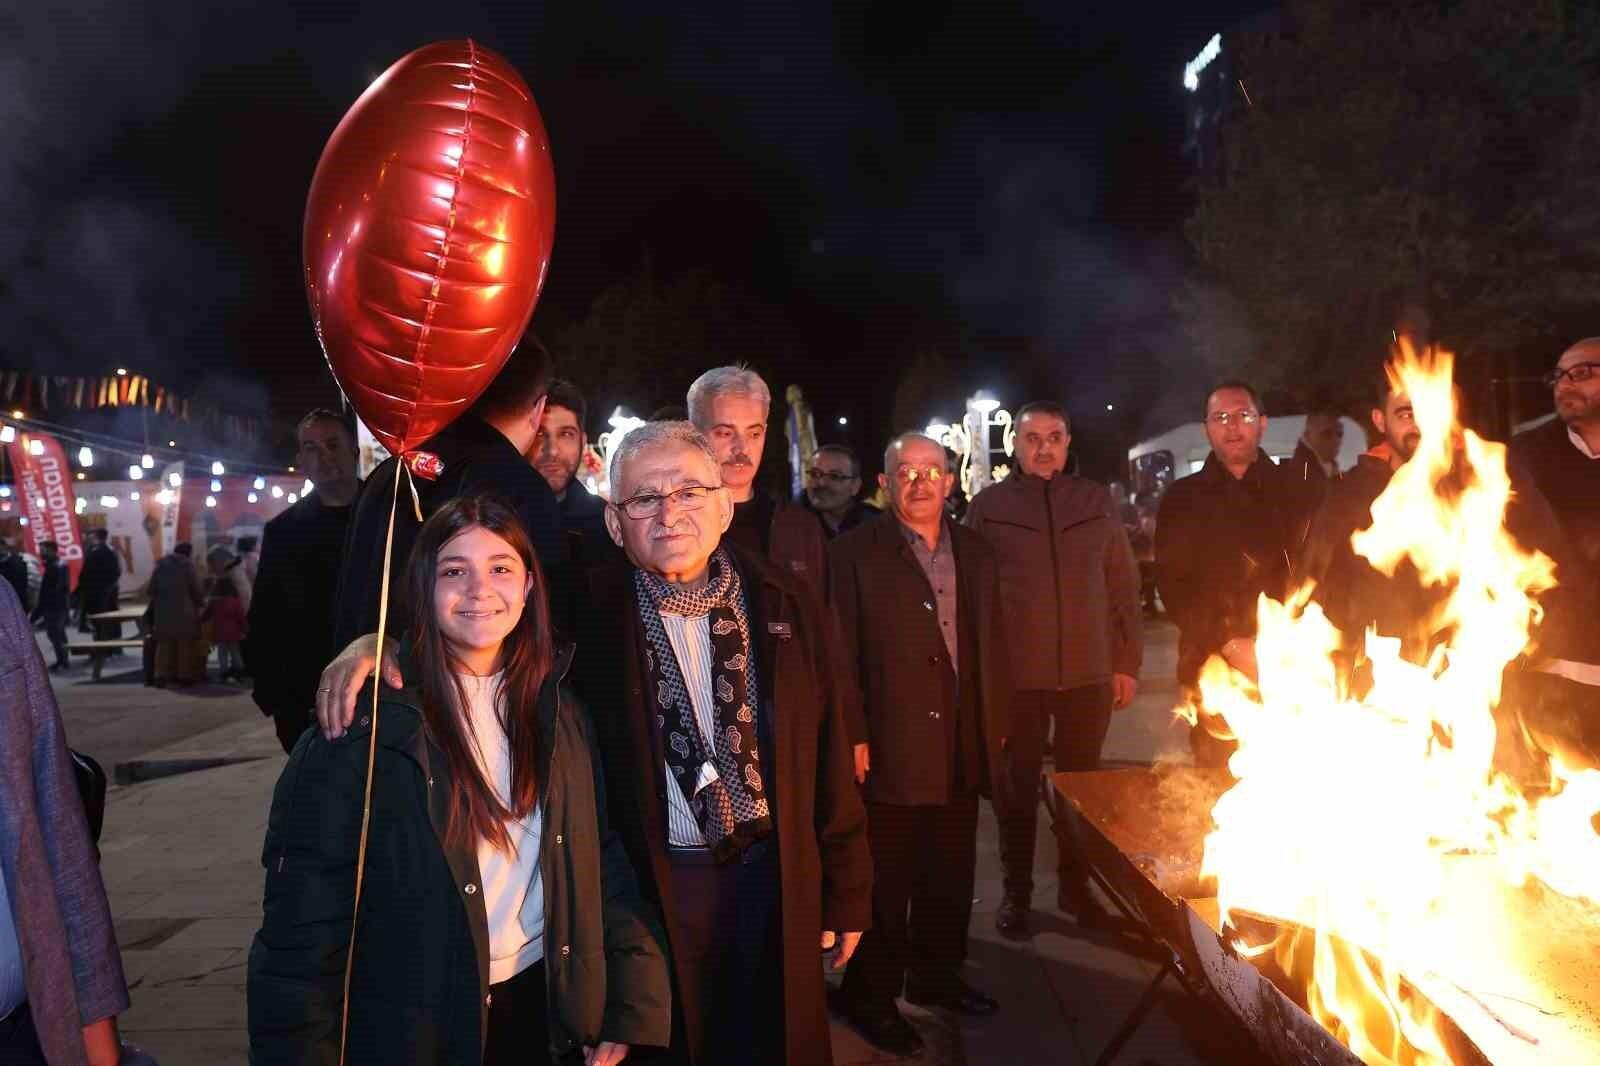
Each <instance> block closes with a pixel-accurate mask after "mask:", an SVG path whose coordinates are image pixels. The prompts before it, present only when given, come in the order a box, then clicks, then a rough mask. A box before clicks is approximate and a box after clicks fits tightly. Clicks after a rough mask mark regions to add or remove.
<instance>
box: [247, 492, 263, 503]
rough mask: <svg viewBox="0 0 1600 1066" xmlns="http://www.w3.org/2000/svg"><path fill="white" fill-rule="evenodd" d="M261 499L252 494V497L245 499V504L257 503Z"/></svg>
mask: <svg viewBox="0 0 1600 1066" xmlns="http://www.w3.org/2000/svg"><path fill="white" fill-rule="evenodd" d="M260 498H261V497H259V496H257V495H256V494H255V493H253V492H252V493H251V494H250V495H248V496H246V497H245V502H246V503H255V502H256V501H257V500H259V499H260Z"/></svg>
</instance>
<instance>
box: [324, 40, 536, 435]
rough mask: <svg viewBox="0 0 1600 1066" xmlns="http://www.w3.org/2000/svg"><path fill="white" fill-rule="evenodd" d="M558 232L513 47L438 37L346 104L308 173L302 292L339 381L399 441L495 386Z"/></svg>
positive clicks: (370, 419)
mask: <svg viewBox="0 0 1600 1066" xmlns="http://www.w3.org/2000/svg"><path fill="white" fill-rule="evenodd" d="M554 235H555V174H554V171H553V169H552V166H551V161H550V143H549V138H548V137H547V136H546V134H545V129H544V120H543V119H542V118H541V117H540V115H539V108H538V106H537V105H536V104H535V103H534V100H533V94H532V93H530V92H529V91H528V87H527V85H526V84H525V83H524V82H523V80H522V78H521V77H520V76H519V75H518V74H517V72H516V69H515V68H513V67H512V66H511V64H510V63H508V62H506V60H505V59H503V58H501V57H500V56H498V55H496V54H494V53H493V52H490V51H488V50H487V49H485V48H483V47H482V46H481V45H478V44H476V43H474V42H472V41H443V42H440V43H438V44H430V45H428V46H426V47H424V48H419V49H417V50H416V51H415V52H412V53H411V54H410V55H408V56H406V57H404V58H403V59H401V60H400V61H399V62H397V63H395V64H394V66H392V67H390V68H389V69H388V70H387V71H385V72H384V73H383V75H382V76H381V77H380V78H378V80H377V81H375V82H373V83H372V85H371V86H370V87H369V88H368V89H367V91H366V92H365V93H363V94H362V95H361V98H360V99H359V100H357V101H356V102H355V104H354V106H352V107H351V108H350V111H349V112H348V113H347V114H346V115H345V116H344V119H343V120H342V121H341V122H340V123H339V126H338V128H337V129H335V130H334V131H333V136H332V137H331V138H329V140H328V144H327V147H326V148H324V149H323V151H322V158H321V160H320V161H319V162H318V163H317V172H316V175H315V177H313V178H312V179H311V194H310V196H309V197H308V198H307V202H306V220H305V237H304V250H305V265H306V294H307V296H308V297H309V298H310V301H311V318H312V322H313V323H314V324H315V326H316V330H317V338H318V340H319V341H320V343H321V344H322V350H323V353H324V354H325V355H326V356H327V358H328V365H329V366H331V367H332V368H333V373H334V377H336V378H337V379H338V381H339V385H340V387H341V388H343V389H344V391H345V395H346V396H348V397H349V399H350V402H351V403H352V404H353V405H354V406H355V409H356V413H357V414H359V415H360V416H361V420H362V421H363V422H365V423H366V424H367V426H368V427H369V428H370V429H371V430H372V432H373V435H374V436H376V437H377V438H378V440H379V441H381V442H382V443H383V444H384V446H385V447H387V448H388V449H389V450H390V451H391V452H397V453H398V452H404V451H409V450H410V449H412V448H415V447H416V446H417V445H419V444H421V443H422V442H423V441H424V440H426V439H427V438H428V437H430V436H432V435H433V434H434V433H437V432H438V431H439V430H441V429H443V428H444V427H445V426H446V425H448V424H449V423H450V422H451V421H452V420H453V419H454V418H455V417H456V416H457V415H458V414H460V413H461V412H462V411H464V410H466V409H467V407H468V406H470V405H471V403H472V401H473V400H475V399H476V398H477V397H478V394H479V393H481V392H482V391H483V390H484V389H485V388H486V387H488V385H489V383H490V382H491V381H492V380H493V379H494V376H495V374H496V372H497V371H499V369H500V367H501V365H502V364H503V363H504V362H505V360H506V358H507V357H508V356H509V355H510V354H511V350H512V348H514V347H515V346H516V344H517V341H518V340H520V339H521V337H522V332H523V330H524V329H526V328H527V325H528V319H529V317H530V316H531V315H532V314H533V307H534V304H535V303H537V302H538V299H539V290H540V289H541V288H542V287H543V285H544V278H545V271H546V269H547V268H548V266H549V263H550V247H551V243H552V241H553V239H554Z"/></svg>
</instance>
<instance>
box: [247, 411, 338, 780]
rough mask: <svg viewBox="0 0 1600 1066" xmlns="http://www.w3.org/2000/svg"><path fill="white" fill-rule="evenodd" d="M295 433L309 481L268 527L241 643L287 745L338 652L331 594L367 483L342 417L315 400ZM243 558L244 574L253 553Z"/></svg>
mask: <svg viewBox="0 0 1600 1066" xmlns="http://www.w3.org/2000/svg"><path fill="white" fill-rule="evenodd" d="M296 432H297V436H298V437H299V447H298V449H297V450H296V452H295V455H296V458H297V459H298V463H297V464H296V465H297V466H298V468H299V469H300V470H303V471H304V472H305V475H306V477H307V478H308V479H309V480H310V481H311V483H312V489H311V491H310V492H308V493H306V494H305V495H304V496H302V497H300V499H298V500H296V501H295V502H294V503H293V504H292V505H291V506H290V507H289V509H288V510H286V511H284V512H282V513H281V514H279V515H278V516H277V517H276V518H274V519H273V520H272V521H270V522H268V523H267V526H266V529H265V530H263V531H262V542H261V561H260V565H259V566H258V567H257V568H256V571H255V575H254V578H253V580H252V585H251V597H250V607H249V612H250V613H249V620H248V625H247V634H246V646H245V662H246V664H247V665H248V667H249V670H250V676H251V677H252V679H253V680H254V686H253V691H252V693H251V695H252V696H253V698H254V699H255V702H256V706H257V707H259V708H261V713H262V714H264V715H266V716H268V717H269V718H271V719H272V722H273V725H274V726H275V727H276V728H277V732H278V742H279V743H280V744H282V745H283V750H284V751H285V752H288V751H290V750H291V749H293V747H294V742H295V741H296V740H299V739H300V734H301V733H303V732H305V729H306V726H308V725H310V724H311V709H312V707H313V706H314V705H315V704H316V699H317V697H316V692H317V678H318V677H320V676H321V675H322V668H323V667H324V666H327V665H328V660H330V659H332V658H333V654H334V652H335V651H337V650H338V649H337V648H336V647H335V646H334V643H333V607H334V599H335V596H336V594H337V593H338V590H339V571H340V567H341V565H342V562H343V558H344V544H345V537H346V535H347V533H348V531H349V528H350V518H351V515H352V514H353V513H354V512H355V501H356V494H357V493H358V492H360V491H361V480H360V478H358V477H357V476H356V470H357V450H356V436H355V433H354V432H352V431H351V428H350V424H349V422H347V421H346V420H345V419H344V417H343V416H341V415H339V414H337V413H336V412H333V411H329V410H326V409H323V408H318V409H316V410H313V411H311V412H309V413H308V414H307V415H306V416H305V417H304V418H302V419H300V425H299V428H298V430H297V431H296ZM243 546H244V542H243V540H241V541H240V547H241V549H243ZM242 558H243V559H244V560H245V562H244V563H243V564H242V565H243V569H244V572H245V574H246V575H247V576H248V575H249V569H248V568H249V565H250V564H249V558H250V556H249V553H248V552H246V553H245V555H244V556H243V557H242Z"/></svg>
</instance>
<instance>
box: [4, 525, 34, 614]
mask: <svg viewBox="0 0 1600 1066" xmlns="http://www.w3.org/2000/svg"><path fill="white" fill-rule="evenodd" d="M0 578H4V579H5V580H6V581H7V582H8V583H9V584H10V585H11V587H12V589H13V590H15V592H16V594H17V602H18V603H20V604H22V608H23V610H27V609H28V598H29V597H28V561H27V560H26V559H24V558H23V557H22V555H21V554H20V553H19V552H18V551H17V550H16V548H15V547H13V546H12V544H11V542H10V541H8V540H5V539H3V538H0Z"/></svg>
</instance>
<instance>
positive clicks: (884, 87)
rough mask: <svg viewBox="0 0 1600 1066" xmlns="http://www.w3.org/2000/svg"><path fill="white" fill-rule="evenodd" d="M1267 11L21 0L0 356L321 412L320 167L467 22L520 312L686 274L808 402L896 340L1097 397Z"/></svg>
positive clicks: (1152, 291) (1159, 329) (1158, 286)
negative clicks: (526, 140) (1194, 149)
mask: <svg viewBox="0 0 1600 1066" xmlns="http://www.w3.org/2000/svg"><path fill="white" fill-rule="evenodd" d="M1262 6H1263V5H1262V4H1260V3H1241V2H1231V3H1229V2H1222V0H1213V2H1200V3H1185V4H1173V5H1162V4H1149V3H1146V4H1127V3H1098V2H1095V3H1073V4H1068V3H1060V2H1053V3H1045V2H1039V3H1026V2H1012V0H989V2H982V3H979V2H972V3H957V2H943V3H941V2H938V0H933V2H921V3H916V4H910V3H904V4H889V3H865V4H840V5H836V6H830V5H823V4H808V5H777V4H761V5H755V4H751V5H716V6H711V5H703V6H700V5H697V6H695V7H693V8H689V7H681V8H680V6H679V5H674V4H659V3H648V4H646V3H626V2H576V3H566V4H552V5H542V4H536V3H529V2H526V0H523V2H513V3H472V2H462V0H451V2H449V3H438V4H431V5H425V4H419V3H415V2H412V0H390V2H383V3H355V2H344V3H341V2H339V0H312V2H297V3H271V4H267V3H262V4H230V3H227V2H220V3H206V4H198V3H194V4H190V3H136V2H129V0H87V2H83V0H80V2H76V3H73V4H71V5H70V8H71V10H70V11H68V10H63V8H62V6H61V5H54V4H34V5H22V4H21V3H20V2H19V0H13V2H12V3H11V5H10V7H11V9H12V10H11V11H10V12H8V13H5V14H3V15H0V117H3V118H4V120H5V124H4V128H5V129H6V131H7V135H6V137H5V139H4V141H3V147H0V183H3V187H4V189H5V193H6V195H5V196H4V197H3V199H0V213H3V218H4V223H5V225H6V229H7V232H8V234H9V235H10V238H11V239H10V240H8V241H7V242H5V244H4V246H3V248H4V251H0V257H3V260H0V264H3V265H0V320H3V321H4V323H5V328H4V330H3V331H0V367H12V368H17V367H52V368H57V367H59V368H61V369H59V370H57V371H56V372H58V373H67V372H105V371H108V370H109V369H111V368H113V367H116V366H122V365H126V366H129V367H130V368H133V369H134V370H135V371H136V372H145V373H149V374H151V375H152V376H154V377H156V378H157V379H158V380H160V379H168V380H172V381H178V382H183V383H189V382H194V383H196V384H197V387H198V388H199V389H200V391H201V392H202V394H205V395H210V396H214V397H217V398H219V399H221V400H223V401H224V402H225V403H228V404H229V405H233V404H235V403H237V404H240V405H243V406H246V407H252V408H256V409H270V410H271V411H273V412H274V413H275V414H276V415H278V416H280V417H283V418H292V417H293V416H294V415H295V414H296V413H297V412H298V411H300V410H302V409H304V408H305V407H306V406H308V405H309V404H311V403H313V402H328V401H329V400H330V399H331V398H332V397H333V395H334V394H333V392H332V388H331V382H330V379H329V377H328V375H327V374H326V371H325V370H324V369H323V366H322V362H321V357H320V355H319V353H318V352H317V350H316V348H315V342H314V338H313V336H312V332H311V329H310V324H309V317H308V314H307V311H306V303H305V298H304V295H303V292H302V289H301V281H300V278H301V274H300V249H299V238H300V221H301V212H302V210H303V208H304V201H305V194H306V189H307V186H308V184H309V181H310V177H311V173H312V170H313V169H314V167H315V165H316V160H317V156H318V154H319V152H320V151H321V148H322V144H323V141H324V140H325V138H326V137H327V135H328V133H329V132H330V131H331V130H332V129H333V127H334V125H335V124H336V123H337V121H338V119H339V117H340V115H341V114H342V113H343V112H344V110H345V109H346V108H347V107H348V106H349V105H350V103H351V102H353V101H354V99H355V98H356V97H357V96H358V95H359V94H360V92H361V91H362V90H363V89H364V88H365V87H366V85H367V84H368V83H369V82H370V80H371V79H372V78H373V77H374V76H375V75H377V74H378V73H379V72H380V71H382V70H383V69H384V68H385V67H387V66H388V65H389V64H390V63H391V62H393V61H394V60H395V59H396V58H398V57H399V56H400V55H402V54H404V53H405V52H407V51H409V50H410V49H412V48H414V47H416V46H418V45H420V44H422V43H424V42H427V41H430V40H437V39H442V38H449V37H461V36H472V37H474V38H476V39H478V40H480V41H481V42H482V43H484V44H486V45H488V46H489V47H491V48H494V49H495V50H497V51H500V52H501V53H502V54H504V55H506V56H507V57H508V58H510V59H511V60H512V61H513V62H514V63H515V64H516V65H517V66H518V67H519V68H520V69H521V70H522V72H523V74H524V76H525V77H526V79H527V81H528V82H529V84H530V86H531V87H532V88H533V91H534V94H535V96H536V97H537V99H538V101H539V104H540V107H541V110H542V111H543V114H544V118H545V122H546V125H547V127H548V128H549V131H550V135H551V139H552V144H553V149H554V154H555V160H556V170H557V205H558V208H557V210H558V221H557V231H556V251H555V257H554V260H553V262H552V265H551V274H550V281H549V284H548V286H547V288H546V290H545V295H544V297H543V300H542V301H541V305H540V309H539V311H538V312H537V313H536V315H535V327H536V328H548V324H550V323H554V322H559V321H563V320H571V319H574V318H581V317H582V316H583V315H584V313H585V311H586V309H587V307H588V305H589V303H590V302H591V301H592V300H593V299H594V297H595V296H596V295H597V294H598V293H599V292H600V291H601V290H602V289H603V288H604V287H605V286H606V285H607V284H608V283H610V282H612V281H614V280H616V279H618V278H620V277H623V276H626V275H628V274H629V273H631V272H637V271H639V270H641V269H643V268H645V266H646V264H648V268H649V269H650V270H652V271H654V272H655V273H656V274H657V275H659V276H664V277H671V276H674V275H676V274H678V273H680V272H683V271H687V270H691V269H701V270H706V271H708V272H710V273H711V274H713V275H715V276H717V277H719V278H722V279H725V280H729V281H734V282H738V283H740V284H743V285H745V286H747V287H749V288H750V289H752V290H753V291H755V292H756V293H757V294H759V295H760V296H761V297H763V298H764V299H767V300H769V301H771V302H773V303H776V304H779V305H781V306H782V307H783V308H784V309H785V310H786V311H787V312H788V313H789V315H790V316H791V317H792V318H793V319H795V321H796V322H797V323H798V324H799V326H800V328H801V330H802V331H803V333H804V334H805V337H806V340H807V342H808V345H809V348H810V350H811V351H813V352H815V353H816V356H815V359H814V360H813V362H812V364H811V365H808V366H805V367H797V368H786V369H790V370H792V371H793V373H794V375H795V376H796V377H797V378H798V379H800V380H802V381H803V383H805V384H806V385H807V387H808V389H809V390H811V392H812V394H813V397H814V403H815V405H816V407H817V409H818V413H819V415H821V416H823V417H826V416H827V414H828V412H829V411H831V410H833V409H843V408H844V407H845V406H851V407H855V408H859V406H860V405H861V404H862V403H863V402H867V403H869V405H870V398H869V397H863V396H862V395H860V394H861V393H862V392H863V391H876V390H877V389H880V388H882V387H883V383H884V382H887V381H892V378H893V371H894V368H893V367H887V368H886V367H882V366H875V367H873V368H872V370H871V371H869V374H868V376H867V378H866V379H865V382H866V383H870V384H864V381H863V379H858V378H856V377H854V374H855V371H856V368H858V367H860V366H861V365H862V362H861V359H860V358H859V356H860V354H861V352H862V351H863V350H864V349H871V350H878V349H877V348H875V347H874V346H873V342H874V338H881V337H883V336H885V335H892V336H894V337H896V338H902V339H903V338H908V337H913V336H926V337H928V338H930V339H934V340H939V341H941V342H944V343H947V345H948V346H951V347H954V348H955V349H957V351H958V353H959V355H960V358H962V359H964V360H966V361H967V362H968V363H970V364H971V365H972V368H973V373H974V375H977V376H981V375H982V373H983V372H984V368H985V366H986V365H988V364H989V363H990V362H994V363H995V364H996V365H999V364H1002V363H1006V362H1007V360H1010V362H1011V363H1012V364H1016V363H1017V362H1019V356H1018V354H1017V353H1019V352H1021V353H1045V354H1044V355H1043V356H1041V357H1040V358H1041V360H1042V361H1043V362H1045V363H1047V364H1048V368H1049V374H1050V375H1054V376H1053V377H1052V378H1051V379H1050V380H1048V381H1047V382H1046V383H1047V385H1049V386H1050V387H1054V388H1056V389H1058V390H1059V391H1060V392H1061V393H1062V394H1063V395H1066V396H1067V398H1068V399H1069V401H1071V402H1073V403H1074V405H1075V406H1077V405H1078V404H1079V403H1081V405H1082V406H1084V407H1086V408H1087V407H1093V408H1094V409H1097V410H1098V409H1102V408H1103V403H1102V402H1101V401H1102V400H1107V399H1110V398H1112V397H1113V395H1114V393H1115V388H1116V386H1113V385H1110V384H1107V382H1108V381H1109V380H1110V378H1111V377H1112V376H1113V375H1111V374H1110V372H1109V369H1108V366H1107V362H1108V361H1111V360H1115V359H1117V358H1119V355H1118V353H1119V352H1126V351H1129V350H1132V349H1135V348H1137V344H1134V345H1131V346H1130V343H1129V340H1128V338H1130V337H1135V336H1137V337H1138V338H1139V343H1142V344H1145V345H1151V344H1156V345H1159V344H1165V343H1169V339H1168V335H1169V333H1170V331H1171V329H1172V326H1171V323H1170V314H1169V311H1170V303H1171V294H1172V287H1173V284H1174V282H1175V279H1176V278H1177V277H1178V276H1179V275H1180V273H1181V271H1182V270H1183V269H1184V268H1185V263H1186V252H1185V249H1184V245H1183V241H1182V236H1181V224H1182V219H1183V216H1184V214H1185V213H1186V211H1187V207H1188V203H1187V200H1186V194H1185V191H1184V185H1185V172H1184V169H1183V166H1182V162H1181V158H1180V155H1179V142H1180V137H1181V123H1182V106H1183V90H1182V87H1181V85H1180V84H1179V72H1180V69H1181V67H1182V64H1183V62H1184V60H1185V59H1187V58H1188V57H1190V56H1191V55H1193V53H1194V52H1196V51H1197V50H1198V49H1199V47H1200V46H1201V45H1202V44H1203V43H1204V42H1205V40H1206V39H1207V38H1208V37H1209V36H1210V35H1211V34H1212V33H1213V32H1215V31H1217V30H1219V29H1223V28H1225V27H1226V26H1227V25H1229V24H1230V23H1232V22H1233V21H1235V20H1236V19H1238V18H1239V17H1241V16H1242V15H1244V14H1246V13H1248V12H1250V11H1252V10H1257V9H1259V8H1261V7H1262ZM835 7H836V9H835ZM1170 342H1172V343H1175V342H1176V337H1175V336H1174V337H1172V338H1171V341H1170ZM995 352H1004V353H1008V354H1006V355H1004V356H1003V357H996V356H994V354H993V353H995ZM559 354H560V353H559V352H558V353H557V356H558V358H559ZM725 354H726V359H728V360H730V361H731V360H733V359H738V358H757V359H758V358H759V353H739V352H729V353H725ZM1029 358H1031V357H1029V356H1026V355H1024V356H1023V357H1020V362H1022V363H1023V364H1026V363H1027V362H1028V359H1029ZM1035 369H1037V368H1035ZM974 380H976V378H975V379H974ZM782 384H783V383H775V385H776V386H777V387H779V388H781V385H782ZM994 384H995V385H996V386H997V387H999V388H1002V389H1006V388H1007V387H1008V386H1009V387H1010V388H1011V389H1013V390H1014V389H1016V388H1018V387H1019V386H1018V384H1017V382H1016V381H1015V380H1012V381H1009V382H1008V381H1007V380H1006V379H1005V378H1004V375H1002V376H1001V378H1000V380H997V381H995V382H994ZM1108 390H1109V391H1108ZM1007 399H1008V401H1009V402H1016V400H1017V399H1019V397H1015V396H1008V397H1007ZM886 405H887V400H886V399H885V401H884V404H883V405H880V406H886ZM950 413H951V414H952V415H953V414H955V413H956V412H955V411H954V410H952V411H951V412H950ZM1120 431H1121V430H1119V432H1120Z"/></svg>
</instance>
